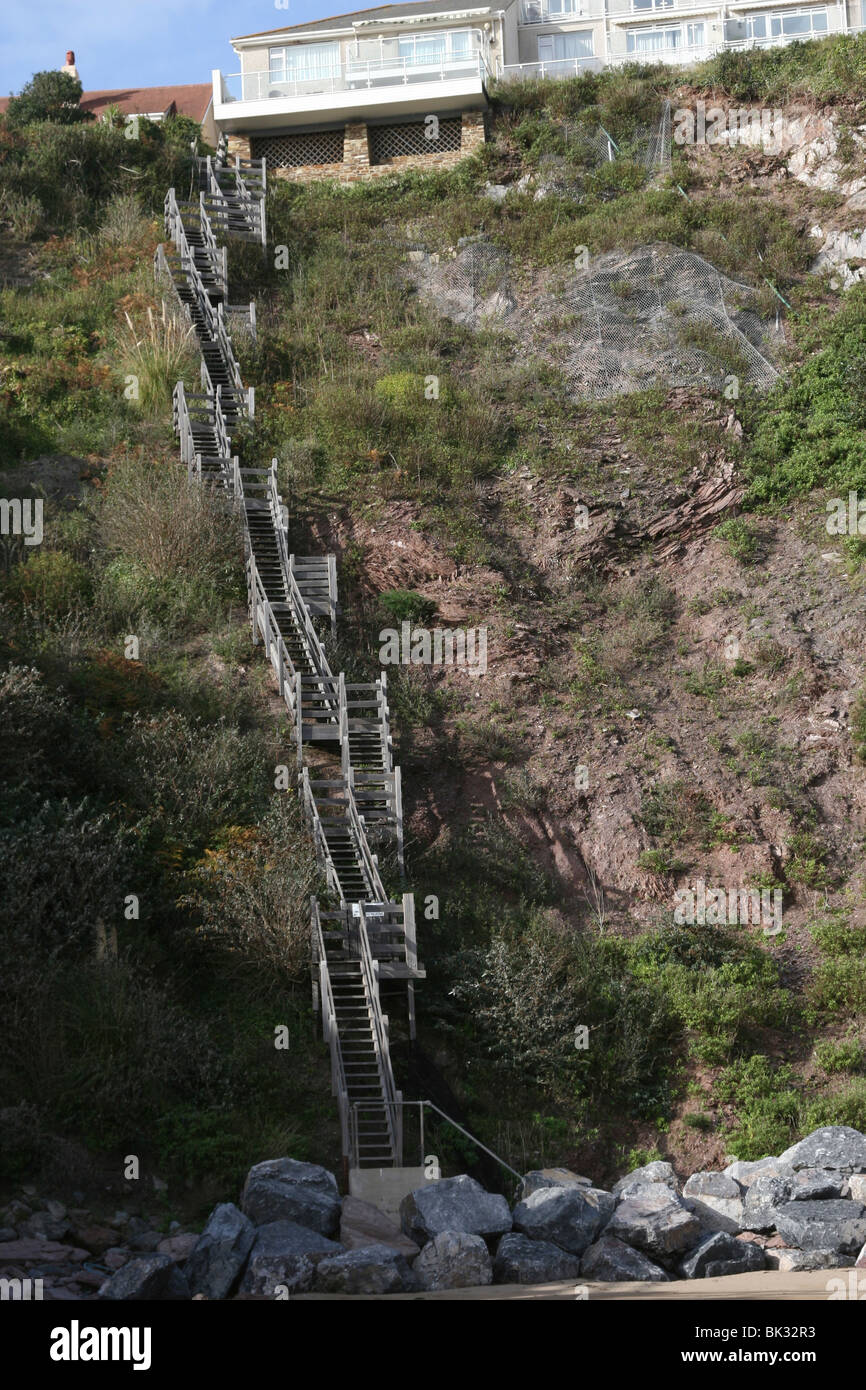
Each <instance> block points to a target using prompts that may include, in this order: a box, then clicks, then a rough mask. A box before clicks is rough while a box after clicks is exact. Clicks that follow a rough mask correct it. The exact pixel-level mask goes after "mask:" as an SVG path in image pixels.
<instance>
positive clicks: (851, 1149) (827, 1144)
mask: <svg viewBox="0 0 866 1390" xmlns="http://www.w3.org/2000/svg"><path fill="white" fill-rule="evenodd" d="M780 1162H782V1163H789V1164H790V1165H791V1167H792V1168H793V1169H795V1170H799V1169H800V1168H834V1169H836V1170H837V1172H840V1173H846V1174H848V1173H866V1136H864V1135H862V1134H861V1133H860V1132H859V1130H856V1129H851V1127H850V1125H827V1126H825V1127H824V1128H823V1129H816V1130H813V1132H812V1133H811V1134H808V1135H807V1136H806V1138H805V1139H801V1140H800V1143H799V1144H794V1145H792V1147H791V1148H790V1149H786V1150H785V1152H784V1153H783V1154H782V1155H781V1157H780Z"/></svg>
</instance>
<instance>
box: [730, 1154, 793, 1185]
mask: <svg viewBox="0 0 866 1390" xmlns="http://www.w3.org/2000/svg"><path fill="white" fill-rule="evenodd" d="M723 1171H724V1174H725V1177H726V1178H733V1179H734V1181H735V1182H738V1183H739V1184H740V1187H751V1185H752V1183H753V1182H756V1181H757V1180H758V1178H786V1177H790V1175H791V1173H792V1172H793V1169H792V1168H791V1165H790V1164H789V1163H783V1162H782V1160H781V1159H780V1158H772V1157H768V1158H756V1159H755V1160H754V1162H751V1163H750V1162H748V1161H747V1160H745V1159H737V1158H735V1159H734V1160H733V1162H732V1163H729V1164H728V1166H727V1168H725V1169H724V1170H723Z"/></svg>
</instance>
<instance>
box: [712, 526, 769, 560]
mask: <svg viewBox="0 0 866 1390" xmlns="http://www.w3.org/2000/svg"><path fill="white" fill-rule="evenodd" d="M713 535H714V536H716V537H717V538H718V539H719V540H720V541H724V542H725V544H726V545H727V548H728V552H729V554H730V555H731V556H732V557H733V559H735V560H738V561H739V563H740V564H741V565H751V564H752V563H753V562H754V561H755V559H756V557H757V553H758V535H757V532H756V531H754V530H753V529H752V527H751V526H749V524H748V522H746V521H744V520H743V518H742V517H729V518H728V520H727V521H723V522H722V524H721V525H720V526H717V527H716V528H715V530H714V531H713Z"/></svg>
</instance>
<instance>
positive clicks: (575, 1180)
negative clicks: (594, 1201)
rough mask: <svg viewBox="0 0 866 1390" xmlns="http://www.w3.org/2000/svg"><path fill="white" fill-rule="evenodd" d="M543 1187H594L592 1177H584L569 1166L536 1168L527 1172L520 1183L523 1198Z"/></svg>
mask: <svg viewBox="0 0 866 1390" xmlns="http://www.w3.org/2000/svg"><path fill="white" fill-rule="evenodd" d="M543 1187H592V1179H591V1178H582V1177H581V1176H580V1175H579V1174H578V1173H572V1172H571V1170H570V1169H569V1168H535V1169H533V1171H532V1172H531V1173H527V1174H526V1175H525V1177H524V1178H523V1179H522V1181H521V1184H520V1197H521V1200H523V1198H525V1197H529V1196H531V1195H532V1193H533V1192H540V1191H541V1189H542V1188H543Z"/></svg>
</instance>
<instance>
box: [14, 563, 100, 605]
mask: <svg viewBox="0 0 866 1390" xmlns="http://www.w3.org/2000/svg"><path fill="white" fill-rule="evenodd" d="M4 589H5V591H6V593H7V594H8V595H9V597H10V598H12V599H13V600H14V601H15V602H17V603H22V604H26V605H27V606H28V607H30V608H32V609H34V610H35V611H36V612H37V613H39V614H40V615H41V616H43V617H61V616H62V615H63V614H65V613H69V612H72V611H73V610H77V609H80V608H83V607H84V606H85V605H86V604H87V603H88V602H89V601H90V598H91V593H92V582H91V576H90V571H89V570H88V569H87V567H86V566H85V565H82V564H81V563H80V562H79V561H78V560H74V559H73V558H72V556H71V555H67V554H66V552H65V551H63V550H39V551H37V552H36V553H35V554H31V556H30V559H29V560H27V561H26V562H22V563H21V564H18V565H15V566H14V568H13V569H12V570H11V571H10V573H9V577H8V579H7V580H6V583H5V585H4Z"/></svg>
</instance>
